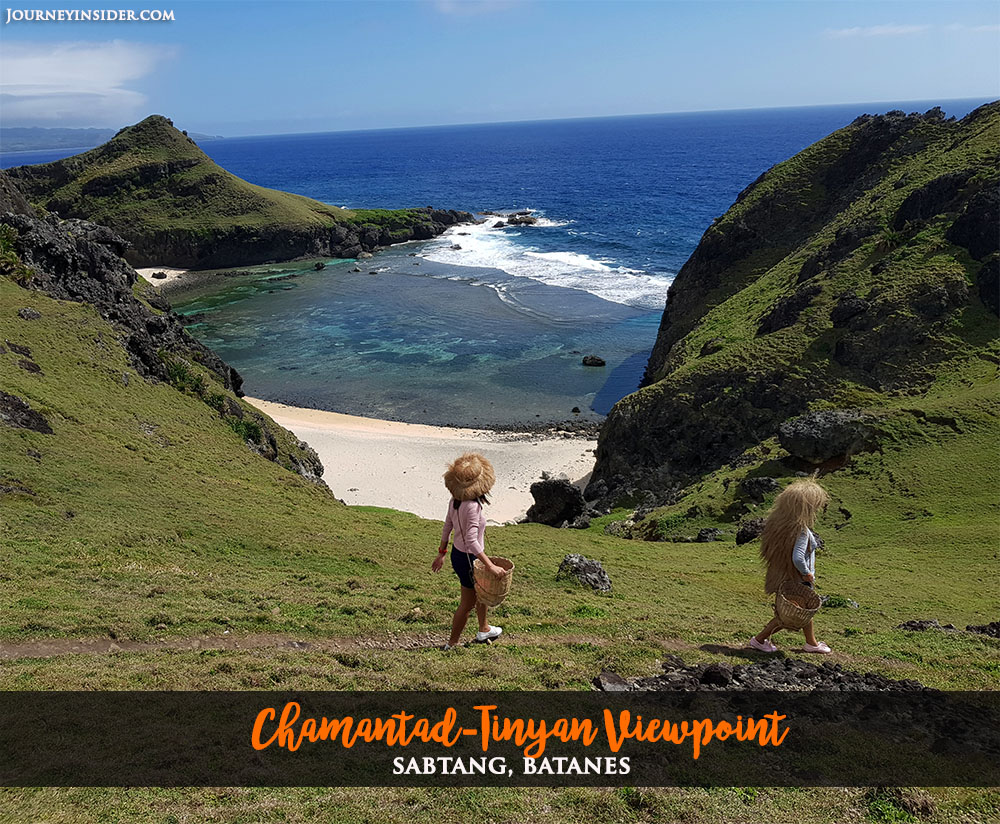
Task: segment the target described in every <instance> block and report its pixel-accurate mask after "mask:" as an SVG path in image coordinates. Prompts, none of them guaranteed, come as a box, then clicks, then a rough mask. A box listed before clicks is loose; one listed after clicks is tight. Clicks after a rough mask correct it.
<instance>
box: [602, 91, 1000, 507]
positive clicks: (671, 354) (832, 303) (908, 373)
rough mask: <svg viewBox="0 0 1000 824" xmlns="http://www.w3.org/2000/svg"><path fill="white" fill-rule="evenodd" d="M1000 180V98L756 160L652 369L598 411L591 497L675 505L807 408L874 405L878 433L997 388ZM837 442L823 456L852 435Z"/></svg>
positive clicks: (681, 281)
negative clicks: (757, 170)
mask: <svg viewBox="0 0 1000 824" xmlns="http://www.w3.org/2000/svg"><path fill="white" fill-rule="evenodd" d="M998 184H1000V103H992V104H989V105H986V106H983V107H981V108H979V109H977V110H976V111H974V112H972V113H970V114H969V115H968V116H967V117H965V118H964V119H963V120H961V121H955V120H954V119H951V120H946V119H945V118H944V117H943V115H941V113H940V111H938V110H932V111H931V112H928V113H927V114H926V115H904V114H903V113H902V112H892V113H889V114H887V115H883V116H879V117H867V116H866V117H862V118H859V119H858V120H857V121H855V122H854V123H852V124H851V125H849V126H847V127H846V128H844V129H841V130H840V131H838V132H835V133H834V134H832V135H830V136H829V137H826V138H824V139H823V140H821V141H819V142H818V143H815V144H814V145H812V146H810V147H809V148H807V149H805V150H804V151H802V152H800V153H799V154H798V155H796V156H795V157H793V158H791V159H789V160H787V161H785V162H783V163H780V164H778V165H777V166H775V167H774V168H773V169H771V170H769V171H768V172H766V173H765V174H763V175H761V177H760V178H759V179H758V180H757V181H756V182H754V183H753V184H752V185H751V186H750V187H748V188H747V189H746V190H745V191H744V192H743V193H742V194H741V195H740V196H739V198H738V199H737V201H736V203H735V204H734V205H733V206H732V208H730V209H729V211H728V212H726V214H725V215H723V216H722V217H721V218H719V219H718V220H716V221H715V223H714V224H713V225H712V226H711V227H710V228H709V229H708V230H707V231H706V232H705V235H704V237H703V238H702V240H701V242H700V244H699V245H698V247H697V249H696V250H695V252H694V254H693V255H692V256H691V258H690V259H689V260H688V262H687V263H686V264H685V265H684V267H683V268H682V269H681V271H680V273H679V274H678V275H677V278H676V280H675V281H674V283H673V285H672V286H671V289H670V292H669V297H668V299H667V305H666V309H665V311H664V314H663V320H662V323H661V326H660V332H659V336H658V339H657V342H656V345H655V347H654V349H653V352H652V355H651V357H650V360H649V364H648V367H647V370H646V378H645V386H644V387H643V388H642V389H640V390H639V391H638V392H636V393H635V394H633V395H630V396H629V397H627V398H625V399H624V400H622V401H621V402H620V403H619V404H618V405H617V406H616V407H615V408H614V409H613V411H612V412H611V414H610V415H609V416H608V419H607V421H606V423H605V425H604V427H603V429H602V432H601V437H600V445H599V448H598V452H597V465H596V468H595V471H594V480H593V482H592V484H591V488H590V490H589V494H590V496H591V497H592V498H604V499H606V500H609V501H614V500H615V499H619V498H623V497H624V498H631V499H634V500H641V501H646V502H647V504H648V503H673V502H675V501H677V500H678V499H680V498H681V497H684V494H685V492H686V490H687V489H688V488H689V485H690V484H692V483H696V482H700V480H701V479H702V478H704V477H705V476H706V475H707V474H710V473H713V472H718V471H720V470H721V469H722V468H723V467H726V466H742V467H743V469H744V471H743V474H746V473H747V472H750V471H754V467H755V466H757V465H758V464H759V463H760V458H761V456H762V455H764V454H766V453H767V451H769V452H770V455H771V456H772V457H773V456H776V455H777V454H778V453H776V452H775V451H774V449H775V448H776V447H774V444H773V439H774V437H775V435H777V434H778V433H779V429H780V427H781V425H782V424H783V423H785V422H786V421H788V419H790V418H793V417H795V416H798V415H803V414H806V413H810V414H811V415H812V417H807V418H805V419H803V420H802V421H801V422H800V424H799V426H800V428H803V427H805V428H806V429H808V428H809V427H810V426H812V427H813V428H814V429H816V431H815V432H814V437H827V438H834V437H835V436H837V437H841V438H844V437H847V435H848V434H849V432H848V430H850V429H851V427H852V426H854V427H855V428H856V426H857V425H856V424H852V423H851V422H850V420H851V419H852V418H857V417H858V416H859V415H862V413H868V414H869V417H872V418H873V420H875V422H874V423H872V425H873V426H875V428H876V429H879V430H880V433H875V434H871V435H870V437H868V441H869V443H868V444H867V445H868V446H869V447H872V446H874V447H877V446H878V444H879V443H884V442H888V441H892V440H893V439H894V438H905V437H906V436H904V435H903V434H902V433H903V432H904V431H905V432H912V433H914V434H913V437H915V438H918V439H919V438H921V437H925V435H923V434H920V433H922V432H924V431H925V430H926V431H928V432H929V431H931V429H930V428H929V426H928V425H927V422H928V421H929V420H931V419H932V418H934V417H935V416H937V417H941V415H939V413H937V412H934V411H933V410H935V409H938V408H939V407H940V408H945V407H947V408H949V409H954V410H959V409H966V408H968V409H970V410H971V409H980V408H981V406H982V404H983V403H985V400H986V399H987V398H990V399H991V400H995V399H996V398H997V395H996V391H997V383H996V377H997V355H998V321H997V311H998V305H997V304H998V299H1000V268H998V267H1000V264H998V253H997V248H998V234H1000V229H998V226H1000V221H998V208H997V206H998V200H1000V193H998ZM985 408H986V409H988V408H989V405H988V404H987V406H986V407H985ZM823 410H828V411H829V412H830V414H828V415H826V416H825V417H824V416H819V417H818V418H817V417H816V413H818V412H820V411H823ZM836 410H841V412H837V411H836ZM843 410H847V411H846V412H845V411H843ZM994 411H995V410H994ZM941 414H944V413H941ZM970 414H971V415H973V417H976V418H977V420H978V412H970ZM962 417H963V415H962V413H961V412H959V411H953V412H950V413H948V414H947V415H946V416H945V418H947V419H948V420H950V419H951V418H955V419H956V420H959V419H962ZM831 421H840V423H839V424H837V426H839V431H835V430H837V426H835V427H834V428H833V430H830V431H828V432H826V434H825V435H821V434H820V433H819V432H818V429H817V427H819V426H821V425H822V426H827V425H828V424H829V422H831ZM993 421H995V418H993V416H992V415H990V414H986V416H985V418H983V419H982V420H981V421H980V423H979V424H977V426H979V425H982V426H986V425H989V426H994V425H995V424H994V423H993ZM865 426H868V424H865ZM955 426H956V433H958V432H962V431H964V430H963V429H962V425H961V423H956V425H955ZM970 428H971V429H975V428H977V427H976V426H971V424H970ZM769 443H770V444H771V446H770V447H768V448H767V450H765V449H764V448H763V446H762V445H764V444H769ZM788 443H789V439H788V437H786V438H785V439H784V442H783V446H786V447H787V446H788ZM830 449H832V450H833V451H832V452H830V454H829V455H826V456H821V459H823V460H825V459H832V458H835V457H843V453H844V452H845V449H844V448H842V447H837V446H836V445H830ZM820 451H823V450H822V449H821V450H820ZM785 454H787V453H785ZM794 457H797V458H809V457H810V456H809V455H802V454H798V455H796V456H794ZM799 468H800V469H809V468H810V467H808V466H800V467H799ZM928 471H933V470H932V469H931V468H928ZM984 503H985V501H984ZM737 509H738V506H737Z"/></svg>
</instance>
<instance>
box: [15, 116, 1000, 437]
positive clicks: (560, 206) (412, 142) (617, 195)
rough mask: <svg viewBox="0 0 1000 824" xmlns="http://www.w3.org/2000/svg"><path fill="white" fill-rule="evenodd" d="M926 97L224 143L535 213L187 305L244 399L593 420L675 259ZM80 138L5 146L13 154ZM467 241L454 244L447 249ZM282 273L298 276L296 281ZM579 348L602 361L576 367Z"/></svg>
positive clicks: (344, 196)
mask: <svg viewBox="0 0 1000 824" xmlns="http://www.w3.org/2000/svg"><path fill="white" fill-rule="evenodd" d="M981 102H985V101H957V102H956V101H952V102H942V101H931V102H927V103H926V104H914V103H907V104H898V105H894V104H881V105H879V106H872V105H856V106H834V107H813V108H803V109H770V110H751V111H738V112H710V113H695V114H669V115H649V116H637V117H616V118H601V119H585V120H563V121H548V122H533V123H511V124H490V125H475V126H448V127H435V128H419V129H397V130H384V131H366V132H339V133H328V134H307V135H284V136H273V137H246V138H227V139H224V140H216V141H209V142H205V143H204V144H203V145H202V148H203V149H204V150H205V152H207V153H208V154H209V155H210V156H211V157H212V158H213V159H214V160H215V161H216V162H218V163H219V164H220V165H222V166H223V167H225V168H226V169H228V170H230V171H231V172H233V173H235V174H237V175H239V176H240V177H243V178H245V179H247V180H250V181H252V182H253V183H257V184H260V185H262V186H268V187H272V188H275V189H283V190H285V191H290V192H297V193H299V194H302V195H307V196H309V197H312V198H316V199H318V200H322V201H324V202H327V203H332V204H336V205H339V206H346V207H386V208H399V207H409V206H425V205H433V206H435V207H438V208H454V209H464V210H467V211H471V212H478V211H480V210H493V211H514V210H521V209H532V210H534V212H533V213H534V214H535V215H537V216H538V217H540V218H541V220H540V221H539V223H538V224H537V225H535V226H530V227H521V228H517V229H514V228H502V229H497V228H493V223H494V222H495V221H496V220H497V218H488V219H487V220H486V222H484V223H482V224H480V225H477V226H461V227H457V228H455V229H452V230H450V231H449V232H448V233H447V234H446V235H445V236H443V237H441V238H437V239H435V240H432V241H427V242H423V243H412V244H404V245H402V246H398V247H393V248H392V249H390V250H387V251H385V252H381V253H379V254H378V255H377V256H376V257H375V258H372V259H370V260H364V261H359V262H358V264H357V265H358V266H359V267H360V268H361V269H362V271H361V272H352V271H351V270H352V269H353V268H355V262H354V261H326V263H327V264H328V265H327V267H326V268H325V269H324V270H323V271H321V272H317V271H314V269H313V263H314V262H303V263H296V264H286V265H283V266H264V267H256V268H255V269H254V270H253V273H252V274H251V275H248V276H244V277H233V278H226V279H224V280H223V281H222V282H221V284H219V285H216V286H214V287H212V288H210V289H205V288H201V289H198V290H193V291H192V292H190V293H189V294H187V295H184V296H182V297H181V298H180V299H177V298H175V299H174V300H175V306H176V308H177V309H178V311H181V312H184V313H188V314H193V315H196V316H197V317H196V318H194V319H195V320H197V321H198V322H197V323H195V324H194V325H192V326H191V327H190V329H191V331H192V333H193V334H195V335H197V336H198V337H200V338H201V339H202V340H204V341H205V342H206V343H207V344H209V345H210V346H212V347H213V348H215V349H216V350H217V351H218V352H219V353H220V354H221V355H222V356H223V357H224V358H225V359H226V360H228V361H229V362H230V363H231V364H233V365H234V366H235V367H236V368H237V369H238V370H239V371H240V372H241V373H242V374H243V376H244V379H245V389H246V391H247V393H248V394H251V395H255V396H258V397H263V398H267V399H271V400H280V401H283V402H286V403H291V404H296V405H302V406H314V407H318V408H324V409H330V410H334V411H340V412H349V413H354V414H363V415H374V416H379V417H387V418H394V419H399V420H408V421H420V422H428V423H446V424H463V425H486V424H495V423H504V424H509V423H514V422H539V421H555V420H565V419H567V418H570V417H573V414H572V412H571V410H572V409H573V408H574V407H576V408H578V409H580V410H581V411H580V413H579V416H581V417H584V418H587V417H590V418H596V417H600V416H601V415H603V414H605V413H606V412H607V411H608V410H609V409H610V407H611V405H612V404H614V402H615V401H617V400H619V399H620V398H621V397H623V396H624V395H625V394H627V393H629V392H631V391H632V390H634V389H635V388H636V386H637V384H638V381H639V379H640V377H641V375H642V371H643V368H644V366H645V361H646V358H647V356H648V353H649V350H650V348H651V346H652V344H653V341H654V339H655V337H656V329H657V325H658V323H659V320H660V314H661V312H662V310H663V305H664V301H665V299H666V294H667V288H668V286H669V285H670V282H671V279H672V278H673V276H674V274H675V273H676V272H677V271H678V269H680V267H681V265H682V264H683V263H684V261H685V260H686V259H687V257H688V256H689V255H690V254H691V252H692V250H693V249H694V247H695V246H696V245H697V243H698V240H699V239H700V237H701V235H702V233H703V232H704V231H705V229H706V228H707V227H708V226H709V225H710V224H711V222H712V220H713V218H715V217H717V216H719V215H721V214H722V213H723V212H725V211H726V209H727V208H728V207H729V206H730V205H731V204H732V202H733V201H734V199H735V198H736V196H737V195H738V194H739V192H740V191H741V190H742V189H743V188H744V187H746V186H747V185H748V184H749V183H751V182H752V181H753V180H754V179H756V178H757V176H758V175H760V174H761V173H762V172H764V171H765V170H767V169H768V168H769V167H771V166H773V165H774V164H775V163H778V162H780V161H781V160H784V159H786V158H788V157H790V156H791V155H793V154H795V153H796V152H798V151H799V150H801V149H803V148H804V147H806V146H807V145H809V144H810V143H812V142H814V141H816V140H818V139H819V138H821V137H823V136H824V135H826V134H828V133H830V132H831V131H834V130H835V129H837V128H840V127H842V126H844V125H846V124H847V123H849V122H850V121H851V120H853V119H854V118H855V117H856V116H857V115H859V114H862V113H865V112H870V113H875V112H880V111H886V110H888V109H892V108H902V109H905V110H906V111H914V110H920V111H923V110H925V109H927V108H930V106H932V105H941V106H942V108H944V109H945V111H946V112H947V113H948V114H949V115H955V116H959V117H961V116H962V115H964V114H965V113H967V112H968V111H970V110H971V109H972V108H974V107H975V106H976V105H978V104H979V103H981ZM73 153H75V152H73V151H72V150H64V151H50V152H31V153H18V154H8V155H4V156H2V157H0V165H2V166H4V167H8V166H12V165H20V164H25V163H40V162H45V161H49V160H53V159H56V158H59V157H65V156H67V155H69V154H73ZM456 246H457V247H461V248H453V247H456ZM287 275H292V277H290V278H288V277H286V276H287ZM584 354H596V355H599V356H601V357H602V358H604V359H605V360H606V361H607V366H605V367H603V368H593V367H584V366H583V365H582V363H581V359H582V356H583V355H584Z"/></svg>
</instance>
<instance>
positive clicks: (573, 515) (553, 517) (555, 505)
mask: <svg viewBox="0 0 1000 824" xmlns="http://www.w3.org/2000/svg"><path fill="white" fill-rule="evenodd" d="M531 496H532V497H533V498H534V499H535V502H534V503H533V504H532V505H531V507H529V509H528V513H527V521H528V522H529V523H534V524H545V525H546V526H563V525H564V524H567V523H572V522H573V521H575V520H576V519H577V518H579V517H580V516H581V515H583V512H584V509H586V501H584V499H583V492H582V491H581V490H580V488H579V487H577V486H574V485H573V484H572V483H570V481H569V479H567V478H546V479H543V480H541V481H535V483H533V484H532V485H531Z"/></svg>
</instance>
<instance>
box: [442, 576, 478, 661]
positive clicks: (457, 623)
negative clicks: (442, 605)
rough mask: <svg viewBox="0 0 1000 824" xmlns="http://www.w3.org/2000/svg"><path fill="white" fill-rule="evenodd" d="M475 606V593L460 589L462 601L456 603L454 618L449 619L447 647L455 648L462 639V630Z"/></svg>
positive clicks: (467, 589)
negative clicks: (449, 629)
mask: <svg viewBox="0 0 1000 824" xmlns="http://www.w3.org/2000/svg"><path fill="white" fill-rule="evenodd" d="M474 606H476V591H475V590H474V589H469V588H468V587H462V600H461V601H459V602H458V609H456V610H455V617H454V618H452V619H451V639H450V640H449V641H448V646H451V647H453V646H455V645H456V644H457V643H458V642H459V639H460V638H461V637H462V630H463V629H465V624H466V622H467V621H468V620H469V613H470V612H472V608H473V607H474Z"/></svg>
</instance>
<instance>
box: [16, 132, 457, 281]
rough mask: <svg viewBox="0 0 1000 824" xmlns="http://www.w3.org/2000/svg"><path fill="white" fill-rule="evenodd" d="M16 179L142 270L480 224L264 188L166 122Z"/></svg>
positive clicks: (347, 246) (366, 245)
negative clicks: (104, 234) (104, 232)
mask: <svg viewBox="0 0 1000 824" xmlns="http://www.w3.org/2000/svg"><path fill="white" fill-rule="evenodd" d="M9 174H10V175H11V176H12V177H13V178H14V179H15V180H16V181H17V183H18V185H19V186H20V188H21V189H22V190H23V191H24V192H25V194H27V196H28V197H29V199H31V200H32V201H33V202H34V203H36V204H37V205H39V206H41V207H42V208H43V209H45V210H48V211H52V212H57V213H58V214H59V215H60V216H61V217H64V218H70V217H73V218H82V219H85V220H89V221H93V222H94V223H99V224H101V225H103V226H108V227H110V228H112V229H114V230H115V231H116V232H118V233H119V234H120V235H122V237H124V238H125V239H126V240H128V241H130V242H131V244H132V248H131V249H130V250H129V251H128V253H127V257H128V260H129V261H130V262H131V263H132V264H133V265H136V266H152V265H164V266H183V267H191V268H201V269H205V268H213V267H224V266H239V265H247V264H253V263H264V262H268V261H272V260H290V259H292V258H296V257H302V256H307V255H312V256H316V257H319V256H323V255H327V256H331V257H355V256H357V255H358V254H359V253H360V252H362V251H372V250H374V249H375V248H377V247H379V246H387V245H389V244H391V243H399V242H403V241H406V240H410V239H411V238H427V237H432V236H434V235H435V234H437V233H439V232H440V231H442V230H443V228H445V227H446V226H448V225H451V224H453V223H456V222H458V221H459V220H461V219H470V218H471V216H469V215H466V214H464V213H455V212H441V211H434V210H428V209H404V210H397V211H392V210H378V209H371V210H362V211H357V212H355V211H350V210H346V209H340V208H338V207H336V206H330V205H327V204H325V203H320V202H319V201H317V200H312V199H310V198H307V197H302V196H301V195H295V194H289V193H288V192H280V191H276V190H274V189H265V188H264V187H262V186H255V185H253V184H252V183H248V182H247V181H245V180H242V179H240V178H238V177H236V175H233V174H231V173H229V172H227V171H226V170H225V169H223V168H221V167H220V166H219V165H218V164H216V163H215V162H214V161H212V160H211V159H210V158H209V157H208V155H206V154H205V153H204V152H203V151H202V150H201V149H200V148H198V145H197V144H196V143H195V142H194V140H192V139H191V138H190V137H188V136H187V135H186V134H184V133H183V132H180V131H178V130H177V129H176V128H174V126H173V124H172V123H171V121H170V120H168V119H167V118H165V117H162V116H160V115H152V116H150V117H147V118H146V119H145V120H143V121H142V122H140V123H137V124H135V125H134V126H129V127H127V128H125V129H122V130H121V131H120V132H119V133H118V134H117V135H115V136H114V137H113V138H112V139H111V140H109V141H108V142H107V143H104V144H103V145H101V146H98V147H97V148H96V149H91V150H90V151H88V152H84V153H83V154H79V155H74V156H73V157H69V158H66V159H64V160H57V161H55V162H53V163H45V164H41V165H37V166H21V167H18V168H15V169H11V170H9Z"/></svg>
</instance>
